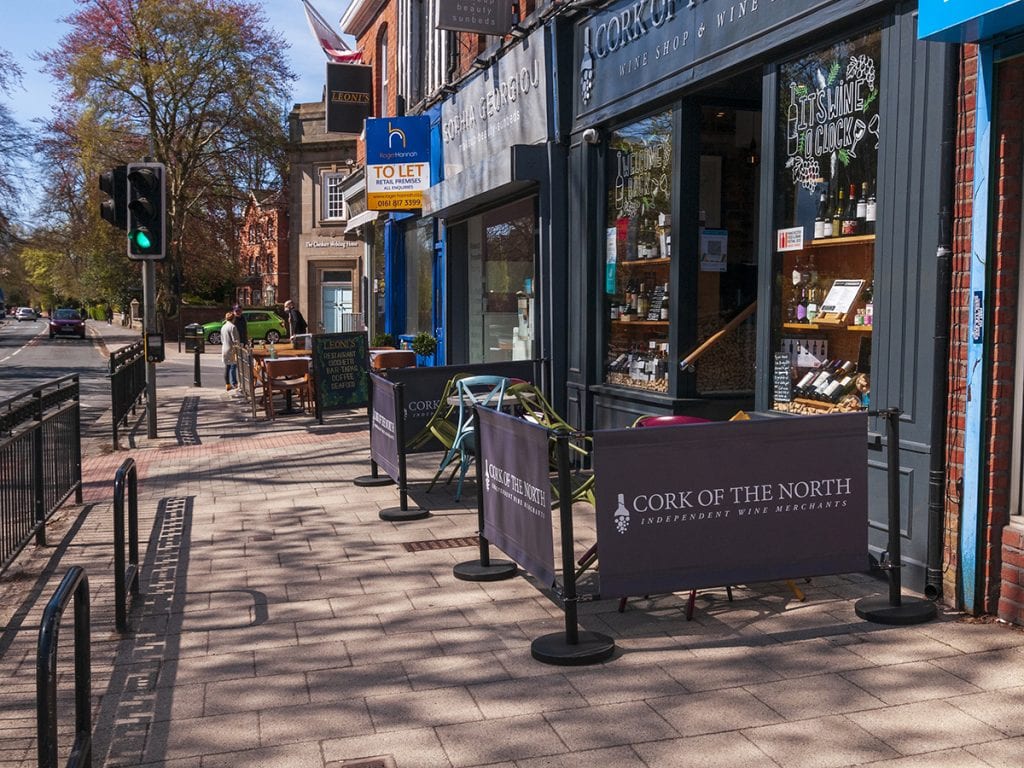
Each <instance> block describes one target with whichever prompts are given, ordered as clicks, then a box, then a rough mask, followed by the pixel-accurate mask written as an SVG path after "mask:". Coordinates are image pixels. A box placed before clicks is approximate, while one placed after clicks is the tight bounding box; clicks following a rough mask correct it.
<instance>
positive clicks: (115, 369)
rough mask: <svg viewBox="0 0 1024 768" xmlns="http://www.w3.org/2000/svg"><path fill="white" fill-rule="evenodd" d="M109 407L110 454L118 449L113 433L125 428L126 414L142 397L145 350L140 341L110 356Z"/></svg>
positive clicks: (115, 436) (115, 435) (144, 391)
mask: <svg viewBox="0 0 1024 768" xmlns="http://www.w3.org/2000/svg"><path fill="white" fill-rule="evenodd" d="M109 377H110V405H111V409H112V411H113V415H112V421H113V423H114V450H115V451H116V450H117V449H118V444H117V430H118V427H119V426H120V425H121V424H122V423H124V424H126V425H127V423H128V422H127V419H128V414H129V413H131V414H134V413H135V407H136V405H138V403H139V400H141V399H142V396H143V395H144V394H145V393H146V350H145V345H144V344H143V342H141V341H137V342H135V343H134V344H129V345H128V346H127V347H122V348H121V349H118V350H116V351H114V352H112V353H111V354H110V374H109Z"/></svg>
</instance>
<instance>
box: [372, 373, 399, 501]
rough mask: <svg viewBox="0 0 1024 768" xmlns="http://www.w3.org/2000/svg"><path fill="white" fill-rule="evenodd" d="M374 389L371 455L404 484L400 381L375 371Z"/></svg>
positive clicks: (394, 478) (388, 472) (396, 479)
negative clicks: (381, 375)
mask: <svg viewBox="0 0 1024 768" xmlns="http://www.w3.org/2000/svg"><path fill="white" fill-rule="evenodd" d="M370 386H371V387H372V388H373V393H372V397H373V408H372V410H371V417H370V458H371V459H373V460H374V461H375V462H377V466H379V467H380V468H381V469H383V470H384V471H385V472H386V473H387V475H388V477H390V478H391V479H392V480H394V481H395V482H396V483H398V484H399V485H401V484H402V477H401V474H402V469H401V458H400V456H399V450H398V432H397V424H398V393H397V391H396V390H397V389H398V386H399V385H397V384H393V383H391V382H390V381H388V380H387V379H384V378H381V377H380V376H377V375H376V374H373V373H371V374H370Z"/></svg>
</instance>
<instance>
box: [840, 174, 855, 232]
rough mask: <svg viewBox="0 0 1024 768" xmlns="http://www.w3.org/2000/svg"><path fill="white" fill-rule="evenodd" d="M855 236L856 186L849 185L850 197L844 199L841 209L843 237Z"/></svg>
mask: <svg viewBox="0 0 1024 768" xmlns="http://www.w3.org/2000/svg"><path fill="white" fill-rule="evenodd" d="M856 234H857V185H856V184H851V185H850V196H849V197H848V198H846V207H845V208H844V209H843V237H851V236H853V235H856Z"/></svg>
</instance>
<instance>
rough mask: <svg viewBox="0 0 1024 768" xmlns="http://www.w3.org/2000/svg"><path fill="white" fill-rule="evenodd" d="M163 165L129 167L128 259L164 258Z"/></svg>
mask: <svg viewBox="0 0 1024 768" xmlns="http://www.w3.org/2000/svg"><path fill="white" fill-rule="evenodd" d="M165 220H166V219H165V213H164V164H163V163H129V164H128V258H129V259H137V260H154V261H155V260H158V259H162V258H164V255H165V254H164V235H165Z"/></svg>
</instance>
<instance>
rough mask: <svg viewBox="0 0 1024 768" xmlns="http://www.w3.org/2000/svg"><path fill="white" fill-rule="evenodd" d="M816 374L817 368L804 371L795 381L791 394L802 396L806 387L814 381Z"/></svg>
mask: <svg viewBox="0 0 1024 768" xmlns="http://www.w3.org/2000/svg"><path fill="white" fill-rule="evenodd" d="M817 375H818V369H817V368H812V369H811V370H809V371H808V372H807V373H805V374H804V375H803V376H802V377H800V380H799V381H797V383H796V385H795V386H794V387H793V394H794V395H795V396H796V397H803V393H804V391H805V390H806V389H807V387H808V386H809V385H810V383H811V382H812V381H814V377H815V376H817Z"/></svg>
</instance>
